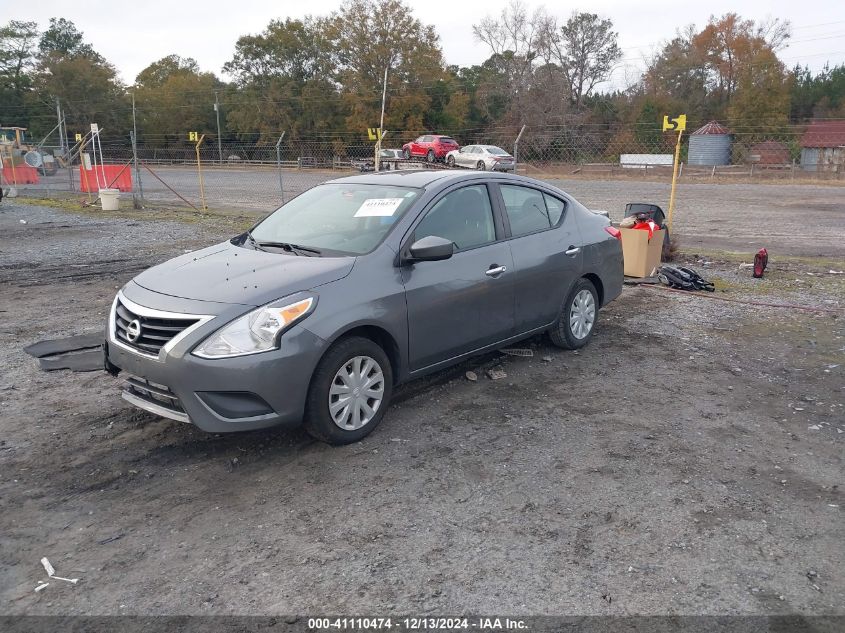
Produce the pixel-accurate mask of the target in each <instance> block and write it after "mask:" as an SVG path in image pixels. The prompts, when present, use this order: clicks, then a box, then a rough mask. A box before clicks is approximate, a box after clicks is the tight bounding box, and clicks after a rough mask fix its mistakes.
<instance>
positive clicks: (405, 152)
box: [402, 147, 411, 160]
mask: <svg viewBox="0 0 845 633" xmlns="http://www.w3.org/2000/svg"><path fill="white" fill-rule="evenodd" d="M402 155H403V156H404V157H405V160H411V148H410V147H406V148H405V149H403V150H402Z"/></svg>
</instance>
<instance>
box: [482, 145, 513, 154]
mask: <svg viewBox="0 0 845 633" xmlns="http://www.w3.org/2000/svg"><path fill="white" fill-rule="evenodd" d="M487 151H488V152H490V153H491V154H493V156H507V155H508V153H507V152H506V151H505V150H503V149H502V148H501V147H491V146H488V147H487Z"/></svg>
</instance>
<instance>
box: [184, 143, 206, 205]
mask: <svg viewBox="0 0 845 633" xmlns="http://www.w3.org/2000/svg"><path fill="white" fill-rule="evenodd" d="M192 135H193V138H191V136H192ZM188 138H190V140H192V141H196V142H197V146H196V150H197V177H198V178H199V181H200V200H201V201H202V210H203V211H207V210H208V206H207V205H206V204H205V186H204V184H203V181H202V161H201V160H200V145H202V142H203V141H204V140H205V134H203V135H202V136H200V137H199V139H197V133H196V132H191V133H190V134H189V135H188Z"/></svg>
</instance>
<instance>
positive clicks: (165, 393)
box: [123, 376, 190, 422]
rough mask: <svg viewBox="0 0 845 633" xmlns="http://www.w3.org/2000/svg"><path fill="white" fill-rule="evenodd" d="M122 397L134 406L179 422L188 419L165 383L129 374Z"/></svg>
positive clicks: (180, 404)
mask: <svg viewBox="0 0 845 633" xmlns="http://www.w3.org/2000/svg"><path fill="white" fill-rule="evenodd" d="M123 397H124V399H126V400H128V401H129V402H131V403H132V404H134V405H135V406H137V407H140V408H142V409H145V410H147V411H151V412H152V413H155V414H156V415H160V416H163V417H165V418H170V419H171V420H178V421H180V422H189V421H190V419H189V418H188V414H187V413H185V409H183V408H182V403H181V402H180V401H179V398H177V397H176V394H174V393H173V392H172V391H170V389H169V388H168V387H166V386H165V385H159V384H157V383H154V382H151V381H149V380H145V379H144V378H138V377H136V376H129V377H128V378H127V379H126V386H125V388H124V390H123Z"/></svg>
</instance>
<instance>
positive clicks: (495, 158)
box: [446, 145, 515, 171]
mask: <svg viewBox="0 0 845 633" xmlns="http://www.w3.org/2000/svg"><path fill="white" fill-rule="evenodd" d="M446 164H447V165H449V167H468V168H470V169H478V170H480V171H513V169H514V166H515V163H514V160H513V156H511V155H510V154H508V153H507V152H506V151H505V150H503V149H502V148H501V147H496V146H495V145H467V146H465V147H462V148H460V149H456V150H453V151H451V152H449V153H448V154H446Z"/></svg>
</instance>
